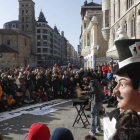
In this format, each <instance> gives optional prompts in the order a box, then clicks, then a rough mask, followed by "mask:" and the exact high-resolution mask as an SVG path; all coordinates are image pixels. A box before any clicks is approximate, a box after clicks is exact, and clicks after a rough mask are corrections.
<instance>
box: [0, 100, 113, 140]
mask: <svg viewBox="0 0 140 140" xmlns="http://www.w3.org/2000/svg"><path fill="white" fill-rule="evenodd" d="M104 106H106V105H104ZM53 108H57V109H59V110H58V111H56V112H53V113H50V114H47V115H44V116H34V115H28V114H26V115H22V116H19V117H16V118H12V119H9V120H6V121H3V122H0V133H1V134H2V135H3V136H4V140H27V134H28V131H29V128H30V126H31V125H32V124H33V123H38V122H39V123H44V124H46V125H47V126H48V127H49V128H50V131H51V133H52V132H53V130H54V129H55V128H57V127H66V128H68V129H70V130H71V132H72V133H73V136H74V139H75V140H83V139H84V137H85V136H86V135H88V134H89V130H90V125H87V127H86V128H83V125H82V122H80V123H79V124H75V126H74V127H72V125H73V122H74V120H75V117H76V115H77V112H76V109H75V108H74V107H73V106H72V102H68V103H65V104H61V105H58V106H54V107H53ZM113 109H114V108H106V111H107V112H110V111H111V110H113ZM104 116H105V115H104ZM104 116H101V126H102V132H101V133H100V134H98V135H97V136H96V137H97V138H98V140H103V124H102V119H103V117H104ZM89 122H90V119H89ZM8 127H9V128H8ZM6 128H8V129H6Z"/></svg>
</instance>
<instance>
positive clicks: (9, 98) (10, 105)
mask: <svg viewBox="0 0 140 140" xmlns="http://www.w3.org/2000/svg"><path fill="white" fill-rule="evenodd" d="M7 101H8V108H10V109H12V108H13V107H14V106H15V100H14V99H13V96H12V95H9V96H8V98H7Z"/></svg>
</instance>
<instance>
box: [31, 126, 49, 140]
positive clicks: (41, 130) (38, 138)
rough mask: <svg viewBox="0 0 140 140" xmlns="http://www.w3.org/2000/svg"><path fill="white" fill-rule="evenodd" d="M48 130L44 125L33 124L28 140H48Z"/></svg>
mask: <svg viewBox="0 0 140 140" xmlns="http://www.w3.org/2000/svg"><path fill="white" fill-rule="evenodd" d="M50 136H51V135H50V130H49V128H48V127H47V126H46V125H45V124H41V123H35V124H33V125H32V126H31V127H30V130H29V133H28V140H49V138H50Z"/></svg>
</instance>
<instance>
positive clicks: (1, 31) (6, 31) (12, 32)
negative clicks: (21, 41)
mask: <svg viewBox="0 0 140 140" xmlns="http://www.w3.org/2000/svg"><path fill="white" fill-rule="evenodd" d="M0 34H2V35H24V36H26V37H29V36H27V35H25V34H23V33H21V32H19V31H17V30H13V29H0ZM29 38H30V37H29Z"/></svg>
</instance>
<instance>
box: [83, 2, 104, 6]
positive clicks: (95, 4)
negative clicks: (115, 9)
mask: <svg viewBox="0 0 140 140" xmlns="http://www.w3.org/2000/svg"><path fill="white" fill-rule="evenodd" d="M83 6H102V5H101V4H98V3H94V2H90V3H85V5H83Z"/></svg>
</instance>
